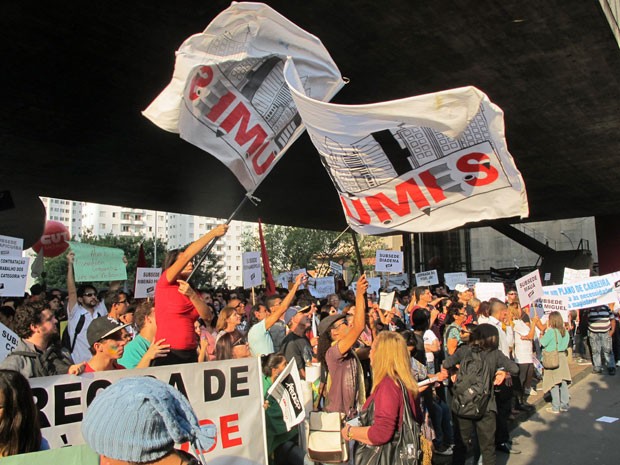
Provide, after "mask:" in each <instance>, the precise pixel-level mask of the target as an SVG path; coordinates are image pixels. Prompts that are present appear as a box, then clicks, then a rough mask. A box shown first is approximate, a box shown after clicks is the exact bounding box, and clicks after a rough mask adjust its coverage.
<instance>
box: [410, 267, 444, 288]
mask: <svg viewBox="0 0 620 465" xmlns="http://www.w3.org/2000/svg"><path fill="white" fill-rule="evenodd" d="M434 284H439V277H438V276H437V270H430V271H422V272H421V273H416V274H415V285H416V286H432V285H434Z"/></svg>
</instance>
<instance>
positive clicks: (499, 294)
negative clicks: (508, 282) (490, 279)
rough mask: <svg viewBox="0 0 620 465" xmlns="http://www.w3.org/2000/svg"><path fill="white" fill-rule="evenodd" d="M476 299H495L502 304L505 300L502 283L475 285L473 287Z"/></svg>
mask: <svg viewBox="0 0 620 465" xmlns="http://www.w3.org/2000/svg"><path fill="white" fill-rule="evenodd" d="M474 294H475V296H476V299H478V300H480V301H481V302H483V301H485V300H486V301H489V300H491V299H492V298H494V297H495V298H496V299H499V300H501V301H502V302H504V301H505V300H506V290H505V289H504V284H503V283H476V284H475V285H474Z"/></svg>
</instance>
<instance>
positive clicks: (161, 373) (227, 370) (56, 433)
mask: <svg viewBox="0 0 620 465" xmlns="http://www.w3.org/2000/svg"><path fill="white" fill-rule="evenodd" d="M128 376H152V377H154V378H157V379H160V380H162V381H164V382H167V383H168V384H170V385H172V386H174V387H175V388H177V389H178V390H179V391H181V392H182V393H183V394H184V395H185V396H186V397H187V399H188V400H189V402H190V404H191V405H192V408H193V409H194V412H195V413H196V416H197V417H198V420H199V421H200V422H210V423H213V424H214V425H215V426H216V427H217V439H216V444H215V446H214V447H213V449H212V450H210V451H208V452H206V454H205V456H206V458H207V460H208V462H209V463H219V464H228V465H236V464H239V463H244V464H247V465H251V464H256V465H258V464H261V465H267V453H266V450H265V420H264V410H263V390H262V385H261V381H262V374H261V368H260V359H259V358H257V357H253V358H244V359H238V360H224V361H211V362H208V363H187V364H183V365H170V366H162V367H153V368H143V369H135V370H113V371H102V372H97V373H85V374H82V375H81V376H72V375H62V376H46V377H41V378H31V379H30V380H29V381H30V385H31V387H32V393H33V395H34V397H35V399H36V405H37V407H38V408H39V418H40V421H41V433H42V434H43V436H44V437H45V438H46V439H47V440H48V441H49V443H50V447H51V448H53V449H55V448H60V447H64V446H67V445H70V446H73V445H79V444H84V438H83V437H82V432H81V425H80V423H81V421H82V418H83V415H84V412H85V411H86V408H87V406H88V405H89V404H90V403H91V402H92V400H93V399H94V397H95V396H96V394H97V392H98V391H99V390H100V389H104V388H106V387H107V386H109V385H110V384H112V383H113V382H114V381H116V380H118V379H121V378H125V377H128ZM119 414H121V415H122V412H120V413H119ZM181 449H184V450H188V444H187V443H186V444H184V445H182V446H181Z"/></svg>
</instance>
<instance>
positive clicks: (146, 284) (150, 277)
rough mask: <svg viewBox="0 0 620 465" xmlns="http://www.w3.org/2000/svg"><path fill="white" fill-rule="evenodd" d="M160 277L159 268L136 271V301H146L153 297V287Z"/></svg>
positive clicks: (138, 269)
mask: <svg viewBox="0 0 620 465" xmlns="http://www.w3.org/2000/svg"><path fill="white" fill-rule="evenodd" d="M160 276H161V268H137V269H136V289H135V298H136V299H146V298H148V297H154V296H155V285H156V284H157V281H158V280H159V278H160Z"/></svg>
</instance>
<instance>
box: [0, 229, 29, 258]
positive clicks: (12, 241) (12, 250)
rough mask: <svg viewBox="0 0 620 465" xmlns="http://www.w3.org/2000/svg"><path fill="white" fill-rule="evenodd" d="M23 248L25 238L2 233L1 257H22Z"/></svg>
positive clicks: (0, 236) (0, 240) (0, 239)
mask: <svg viewBox="0 0 620 465" xmlns="http://www.w3.org/2000/svg"><path fill="white" fill-rule="evenodd" d="M23 250H24V240H23V239H20V238H18V237H11V236H3V235H1V234H0V257H21V256H22V251H23Z"/></svg>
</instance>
